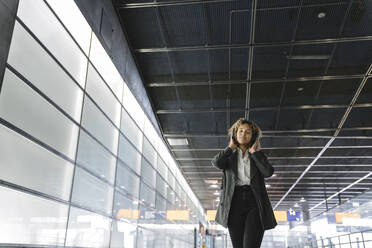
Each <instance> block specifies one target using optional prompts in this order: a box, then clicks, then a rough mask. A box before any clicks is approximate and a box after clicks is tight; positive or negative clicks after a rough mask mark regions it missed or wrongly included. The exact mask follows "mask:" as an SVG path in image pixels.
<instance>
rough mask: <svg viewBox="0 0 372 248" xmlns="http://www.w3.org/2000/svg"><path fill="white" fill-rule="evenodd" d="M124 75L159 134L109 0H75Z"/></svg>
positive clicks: (144, 90) (139, 77) (146, 96)
mask: <svg viewBox="0 0 372 248" xmlns="http://www.w3.org/2000/svg"><path fill="white" fill-rule="evenodd" d="M75 2H76V4H77V6H78V7H79V8H80V11H81V12H82V13H83V15H84V17H85V19H87V21H88V23H89V25H90V26H91V27H92V29H93V32H94V33H95V34H96V36H97V37H98V39H99V40H100V41H101V43H102V44H103V46H104V48H105V49H106V52H107V53H108V54H109V56H110V57H111V59H112V60H113V62H114V64H115V66H116V68H117V69H118V71H119V73H120V74H121V76H122V77H123V78H124V79H125V81H126V83H127V85H128V87H129V88H130V89H131V91H132V92H133V94H134V96H135V97H136V98H137V101H138V102H139V103H140V105H141V106H142V108H143V109H144V111H145V112H146V114H147V116H148V117H149V119H150V121H151V122H152V123H153V125H154V127H155V128H156V130H157V131H158V132H159V134H160V130H159V126H158V123H157V121H156V117H155V115H154V112H153V109H152V106H151V103H150V100H149V98H148V95H147V92H146V89H145V87H144V85H143V81H142V78H141V76H140V74H139V72H138V70H137V66H136V64H135V62H134V60H133V56H132V54H131V51H130V49H129V46H128V42H127V39H126V38H125V35H124V33H123V31H122V28H121V25H120V21H119V19H118V17H117V15H116V12H115V9H114V7H113V5H112V2H111V1H110V0H75Z"/></svg>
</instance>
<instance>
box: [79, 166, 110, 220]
mask: <svg viewBox="0 0 372 248" xmlns="http://www.w3.org/2000/svg"><path fill="white" fill-rule="evenodd" d="M113 194H114V190H113V188H112V187H111V186H109V185H108V184H106V183H104V182H103V181H101V180H99V179H98V178H96V177H94V176H92V175H90V174H89V173H88V172H86V171H84V170H83V169H80V168H79V167H77V168H76V169H75V177H74V185H73V190H72V201H73V202H75V203H77V204H80V205H82V206H85V207H88V208H91V209H94V210H99V211H102V212H105V213H107V214H111V211H112V200H113Z"/></svg>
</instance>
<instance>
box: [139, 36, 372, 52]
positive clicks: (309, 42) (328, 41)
mask: <svg viewBox="0 0 372 248" xmlns="http://www.w3.org/2000/svg"><path fill="white" fill-rule="evenodd" d="M370 40H372V36H356V37H341V38H330V39H316V40H299V41H286V42H271V43H255V44H236V45H199V46H183V47H154V48H138V49H134V52H135V53H163V52H188V51H206V50H226V49H242V48H250V47H254V48H263V47H277V46H298V45H318V44H334V43H347V42H358V41H370Z"/></svg>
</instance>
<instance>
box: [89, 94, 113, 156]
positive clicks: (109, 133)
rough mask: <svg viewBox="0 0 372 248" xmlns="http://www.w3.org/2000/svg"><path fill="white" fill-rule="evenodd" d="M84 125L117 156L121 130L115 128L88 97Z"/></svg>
mask: <svg viewBox="0 0 372 248" xmlns="http://www.w3.org/2000/svg"><path fill="white" fill-rule="evenodd" d="M82 125H83V126H84V127H85V128H86V129H87V130H88V131H89V132H90V133H91V134H92V135H93V136H94V137H96V138H97V139H98V140H99V141H100V142H102V144H103V145H105V146H106V147H107V148H108V149H109V150H110V151H111V152H112V153H114V154H115V155H116V153H117V148H118V139H119V130H118V129H116V128H115V127H114V125H113V124H112V123H111V122H110V121H109V120H108V119H107V118H106V117H105V116H104V115H103V113H102V112H100V111H99V109H98V108H97V107H96V106H95V105H94V104H93V102H92V101H91V100H89V98H88V97H85V99H84V109H83V120H82Z"/></svg>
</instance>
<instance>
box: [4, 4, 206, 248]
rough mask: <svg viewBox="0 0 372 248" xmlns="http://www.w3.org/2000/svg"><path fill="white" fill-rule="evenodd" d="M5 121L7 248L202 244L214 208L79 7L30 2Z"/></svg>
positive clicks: (17, 42)
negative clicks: (207, 212) (197, 232)
mask: <svg viewBox="0 0 372 248" xmlns="http://www.w3.org/2000/svg"><path fill="white" fill-rule="evenodd" d="M67 12H68V13H67ZM35 61H38V63H35ZM0 120H1V122H0V123H1V124H0V137H1V139H0V170H1V173H0V197H1V199H6V200H4V201H3V203H2V204H1V207H0V208H1V209H0V210H1V211H0V217H1V220H2V221H1V224H0V246H12V247H29V246H61V247H63V246H70V247H126V248H127V247H141V248H142V247H152V246H153V247H177V248H178V247H192V246H193V238H192V235H193V234H192V231H191V233H190V230H193V229H194V228H195V227H198V225H199V222H203V223H205V217H204V210H203V209H202V208H201V205H200V203H199V201H198V200H197V199H196V197H195V195H194V193H193V192H192V191H191V189H190V187H189V185H188V184H187V183H186V180H185V179H184V178H183V177H182V173H181V172H180V170H179V168H178V166H177V164H176V162H175V160H174V159H173V157H172V156H171V154H170V152H169V150H168V149H167V146H166V145H165V142H164V141H163V140H162V137H161V136H159V134H158V133H157V131H156V129H155V128H154V126H153V125H152V123H151V122H150V121H149V119H148V118H147V116H146V114H145V113H144V112H143V110H142V108H141V106H140V104H139V103H138V102H137V100H136V97H135V96H134V95H133V94H132V93H131V91H130V90H129V88H128V86H127V85H126V83H125V82H124V80H123V78H122V76H121V75H120V73H119V72H118V70H117V69H116V67H115V65H114V64H113V62H112V61H111V59H110V57H109V56H108V55H107V53H106V52H105V50H104V48H103V46H102V45H101V44H100V43H99V40H98V38H97V37H96V36H95V34H94V33H93V32H92V30H91V28H90V27H89V25H88V24H87V22H86V21H85V19H84V17H83V16H82V15H81V13H80V11H79V9H78V8H77V6H76V5H75V2H74V1H73V0H66V1H58V0H45V1H43V0H35V1H32V3H31V1H29V0H20V3H19V9H18V13H17V20H16V23H15V27H14V32H13V37H12V42H11V48H10V53H9V57H8V61H7V68H6V71H5V74H4V79H3V82H2V84H1V91H0ZM187 199H189V200H187ZM191 209H193V211H194V214H195V216H196V215H197V216H200V218H193V217H191V214H190V211H191ZM190 235H191V236H190Z"/></svg>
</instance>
